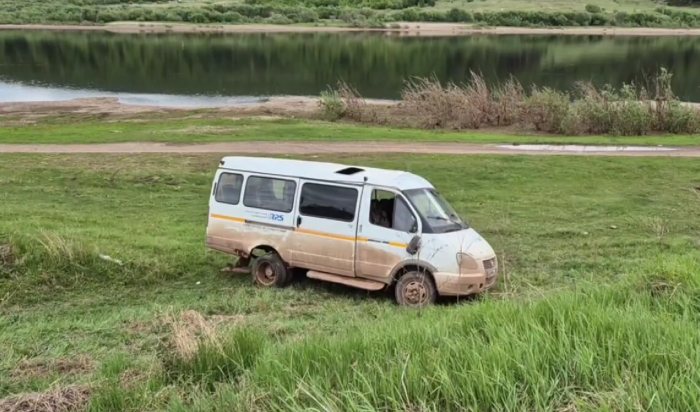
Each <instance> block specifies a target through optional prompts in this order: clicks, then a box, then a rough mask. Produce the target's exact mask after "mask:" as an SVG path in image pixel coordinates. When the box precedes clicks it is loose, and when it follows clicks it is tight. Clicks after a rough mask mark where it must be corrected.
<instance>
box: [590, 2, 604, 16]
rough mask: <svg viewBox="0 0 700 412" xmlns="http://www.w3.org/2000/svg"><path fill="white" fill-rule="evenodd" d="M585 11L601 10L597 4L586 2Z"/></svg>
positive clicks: (595, 11)
mask: <svg viewBox="0 0 700 412" xmlns="http://www.w3.org/2000/svg"><path fill="white" fill-rule="evenodd" d="M586 11H587V12H589V13H593V14H595V13H600V12H602V11H603V10H602V9H601V8H600V6H597V5H595V4H586Z"/></svg>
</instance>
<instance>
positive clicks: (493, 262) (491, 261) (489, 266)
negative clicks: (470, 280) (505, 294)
mask: <svg viewBox="0 0 700 412" xmlns="http://www.w3.org/2000/svg"><path fill="white" fill-rule="evenodd" d="M495 267H496V258H491V259H489V260H484V269H486V270H490V269H493V268H495Z"/></svg>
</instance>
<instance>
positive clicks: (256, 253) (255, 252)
mask: <svg viewBox="0 0 700 412" xmlns="http://www.w3.org/2000/svg"><path fill="white" fill-rule="evenodd" d="M268 253H274V254H276V255H277V256H280V254H279V252H277V249H275V248H274V247H272V246H270V245H258V246H255V247H254V248H252V249H250V253H249V254H248V256H250V257H251V258H255V257H260V256H263V255H267V254H268Z"/></svg>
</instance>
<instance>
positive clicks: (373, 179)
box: [221, 156, 433, 190]
mask: <svg viewBox="0 0 700 412" xmlns="http://www.w3.org/2000/svg"><path fill="white" fill-rule="evenodd" d="M221 168H223V169H231V170H240V171H245V172H256V173H265V174H274V175H279V176H289V177H298V178H301V179H308V180H317V181H318V180H322V181H328V182H337V183H341V182H343V183H353V184H364V183H370V184H373V185H377V186H387V187H394V188H396V189H399V190H410V189H420V188H432V187H433V185H432V184H431V183H430V182H428V181H427V180H425V179H424V178H422V177H420V176H418V175H415V174H413V173H409V172H404V171H400V170H388V169H377V168H373V167H364V166H354V165H347V164H340V163H326V162H315V161H308V160H293V159H278V158H270V157H241V156H226V157H224V158H223V159H221ZM365 179H366V180H365Z"/></svg>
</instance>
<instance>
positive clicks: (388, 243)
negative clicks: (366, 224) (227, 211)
mask: <svg viewBox="0 0 700 412" xmlns="http://www.w3.org/2000/svg"><path fill="white" fill-rule="evenodd" d="M211 217H212V218H214V219H222V220H229V221H231V222H238V223H249V224H252V225H255V224H256V222H246V220H245V219H241V218H240V217H231V216H224V215H217V214H214V213H212V214H211ZM258 224H259V225H263V224H262V223H258ZM290 229H292V230H294V231H296V232H298V233H303V234H305V235H312V236H321V237H326V238H329V239H337V240H348V241H358V242H377V243H383V244H385V245H389V246H393V247H401V248H406V247H407V246H408V245H406V244H405V243H394V242H387V241H381V240H374V239H369V238H366V237H357V238H355V237H349V236H339V235H333V234H330V233H323V232H316V231H315V230H306V229H299V228H296V229H295V228H290Z"/></svg>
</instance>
